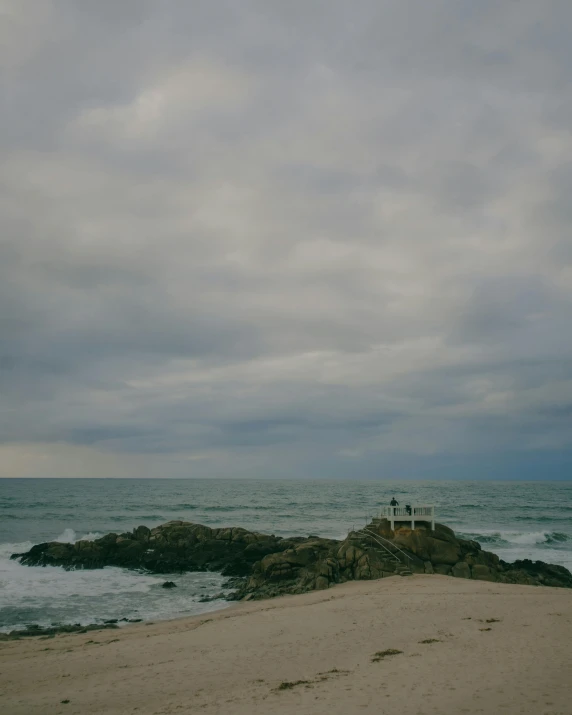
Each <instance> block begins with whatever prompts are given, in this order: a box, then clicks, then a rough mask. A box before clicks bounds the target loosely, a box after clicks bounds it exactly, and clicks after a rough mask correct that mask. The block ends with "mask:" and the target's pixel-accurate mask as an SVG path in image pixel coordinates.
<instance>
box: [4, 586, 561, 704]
mask: <svg viewBox="0 0 572 715" xmlns="http://www.w3.org/2000/svg"><path fill="white" fill-rule="evenodd" d="M165 597H166V598H168V594H166V595H165ZM392 651H399V652H392ZM376 654H377V655H376ZM0 712H1V713H2V714H3V715H52V714H54V713H64V714H66V715H91V714H93V713H102V714H103V713H105V714H106V715H120V714H121V715H125V714H127V713H136V714H137V715H147V714H149V715H151V714H153V715H164V714H165V715H166V714H167V713H169V714H170V713H174V714H177V715H183V714H185V713H204V714H205V715H209V714H214V713H224V714H225V715H226V714H228V715H247V714H248V715H270V714H273V715H286V714H288V715H290V714H293V715H294V714H295V715H303V714H305V713H308V714H310V713H311V714H312V715H321V714H322V713H323V714H324V715H326V714H328V715H351V714H352V713H376V715H380V714H383V713H388V714H389V713H392V714H393V713H399V714H400V715H404V714H405V713H407V714H408V715H430V714H431V713H435V714H438V715H449V714H450V715H462V714H463V713H485V714H486V715H492V714H494V715H497V714H504V715H511V714H512V713H515V714H517V713H518V714H528V713H530V714H531V715H571V714H572V592H571V591H569V590H567V589H557V588H535V587H532V586H517V585H510V584H498V583H488V582H484V581H473V580H466V579H461V578H451V577H447V576H437V575H416V576H411V577H406V578H401V577H399V576H397V577H393V578H385V579H382V580H378V581H361V582H352V583H347V584H343V585H341V586H336V587H335V588H331V589H327V590H325V591H318V592H313V593H308V594H304V595H300V596H285V597H282V598H279V599H274V600H269V601H257V602H253V603H241V604H238V605H237V606H234V607H232V608H229V609H227V610H224V611H219V612H216V613H213V614H210V615H208V616H200V617H195V618H188V619H183V620H178V621H170V622H163V623H156V624H151V625H146V624H140V625H134V626H129V627H126V628H123V629H120V630H116V631H100V632H91V633H87V634H84V635H78V634H73V635H58V636H56V637H54V638H50V639H42V638H34V639H29V640H25V639H24V640H19V641H14V642H4V643H0Z"/></svg>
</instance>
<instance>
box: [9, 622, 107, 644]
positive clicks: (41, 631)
mask: <svg viewBox="0 0 572 715" xmlns="http://www.w3.org/2000/svg"><path fill="white" fill-rule="evenodd" d="M108 628H117V626H116V625H115V623H92V624H90V625H88V626H82V625H81V624H80V623H73V624H61V625H55V626H49V627H47V628H43V627H42V626H38V625H35V624H33V625H29V626H26V628H25V629H23V630H16V631H10V632H9V633H0V641H10V640H18V639H19V638H31V637H34V636H43V637H46V636H55V635H58V634H59V633H87V632H88V631H101V630H105V629H108Z"/></svg>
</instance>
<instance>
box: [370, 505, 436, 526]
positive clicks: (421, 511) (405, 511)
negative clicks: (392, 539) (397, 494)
mask: <svg viewBox="0 0 572 715" xmlns="http://www.w3.org/2000/svg"><path fill="white" fill-rule="evenodd" d="M379 516H380V518H381V519H387V520H388V521H389V523H390V524H391V529H392V530H394V529H395V523H396V522H397V523H402V522H406V523H410V524H411V528H412V529H414V528H415V522H416V521H425V522H430V523H431V529H432V530H433V531H435V506H434V505H433V504H430V505H428V504H423V505H417V504H411V505H409V504H408V505H406V506H382V507H381V512H380V515H379Z"/></svg>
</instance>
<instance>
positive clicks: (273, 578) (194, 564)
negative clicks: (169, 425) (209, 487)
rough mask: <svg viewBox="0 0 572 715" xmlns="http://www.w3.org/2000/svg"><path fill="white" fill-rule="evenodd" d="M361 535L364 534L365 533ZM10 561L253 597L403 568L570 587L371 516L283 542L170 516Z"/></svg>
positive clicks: (540, 565)
mask: <svg viewBox="0 0 572 715" xmlns="http://www.w3.org/2000/svg"><path fill="white" fill-rule="evenodd" d="M366 532H367V533H366ZM12 558H15V559H18V560H20V561H21V563H23V564H27V565H30V566H48V565H54V566H63V567H64V568H67V569H70V568H101V567H103V566H123V567H125V568H133V569H141V570H145V571H148V572H152V573H174V572H185V571H206V570H208V571H220V572H222V573H223V574H225V575H228V576H233V577H240V578H238V579H237V578H235V579H233V587H234V588H235V589H236V590H235V591H234V593H233V594H231V596H229V598H234V599H260V598H269V597H273V596H278V595H281V594H286V593H304V592H306V591H313V590H317V589H324V588H328V587H329V586H331V585H333V584H336V583H344V582H345V581H353V580H363V579H377V578H383V577H385V576H394V575H396V574H398V573H400V572H401V571H403V570H404V569H407V571H411V572H413V573H429V574H432V573H437V574H444V575H450V576H455V577H457V578H472V579H479V580H484V581H495V582H501V583H520V584H529V585H546V586H561V587H566V588H572V574H571V573H570V572H569V571H568V570H567V569H565V568H564V567H562V566H555V565H551V564H546V563H544V562H542V561H536V562H532V561H527V560H525V561H516V562H514V563H512V564H509V563H505V562H504V561H501V560H500V559H499V558H498V556H496V554H492V553H490V552H488V551H483V550H482V548H481V546H480V544H479V543H477V542H476V541H468V540H465V539H460V538H459V537H457V536H455V534H454V532H453V531H452V530H451V529H449V528H448V527H446V526H443V525H442V524H436V525H435V530H431V529H430V528H429V525H428V524H424V523H419V524H418V525H417V527H416V528H415V529H413V530H412V529H410V528H408V527H405V526H401V527H399V528H396V529H395V531H393V530H392V529H391V528H390V525H389V523H388V522H387V521H386V520H374V522H372V523H371V524H369V525H368V527H367V529H366V531H360V532H351V533H350V534H348V536H347V538H346V539H344V540H343V541H338V540H334V539H324V538H320V537H318V536H309V537H307V538H304V537H294V538H290V539H283V538H280V537H276V536H270V535H265V534H258V533H255V532H251V531H247V530H246V529H242V528H223V529H211V528H209V527H207V526H202V525H201V524H193V523H190V522H183V521H171V522H168V523H167V524H163V525H162V526H158V527H156V528H155V529H148V528H147V527H145V526H140V527H138V528H137V529H135V530H134V531H133V532H132V533H127V534H119V535H118V534H107V535H106V536H104V537H102V538H101V539H96V540H95V541H78V542H76V543H75V544H61V543H58V542H51V543H46V544H39V545H37V546H34V547H32V549H30V551H28V552H26V553H24V554H14V555H13V556H12Z"/></svg>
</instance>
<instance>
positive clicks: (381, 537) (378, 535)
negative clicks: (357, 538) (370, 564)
mask: <svg viewBox="0 0 572 715" xmlns="http://www.w3.org/2000/svg"><path fill="white" fill-rule="evenodd" d="M364 531H367V533H368V534H370V535H371V536H375V538H376V539H382V540H383V541H387V543H388V544H389V545H390V546H392V547H393V548H394V549H395V550H396V551H399V553H400V554H403V556H405V558H406V559H407V560H408V561H409V562H411V556H409V555H408V554H406V553H405V551H403V550H402V549H400V548H399V546H396V545H395V544H394V543H393V542H392V541H390V540H389V539H386V538H385V536H381V535H380V534H376V533H375V532H373V531H370V530H369V529H368V528H367V526H366V527H364ZM385 548H386V549H387V546H386V547H385ZM387 550H388V551H389V549H387ZM392 553H393V552H392ZM394 555H395V554H394Z"/></svg>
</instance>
